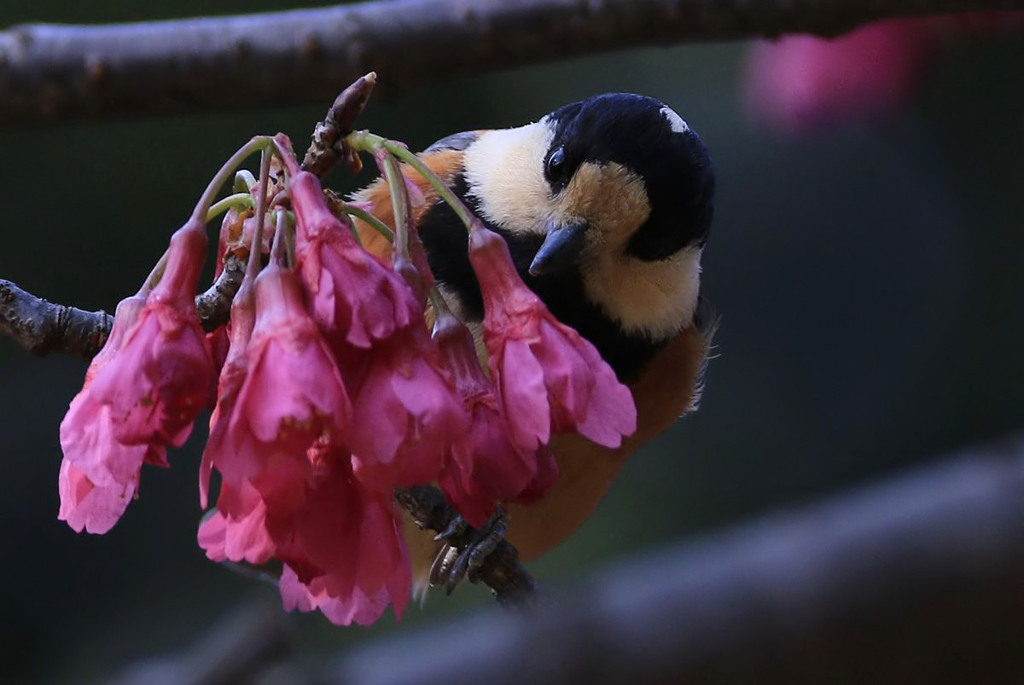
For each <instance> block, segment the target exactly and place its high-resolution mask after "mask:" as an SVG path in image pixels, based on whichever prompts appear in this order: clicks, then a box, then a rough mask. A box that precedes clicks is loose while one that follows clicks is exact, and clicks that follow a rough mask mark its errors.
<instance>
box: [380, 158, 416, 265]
mask: <svg viewBox="0 0 1024 685" xmlns="http://www.w3.org/2000/svg"><path fill="white" fill-rule="evenodd" d="M381 171H382V172H383V173H384V178H385V179H387V182H388V190H389V191H390V192H389V194H390V195H391V207H392V209H393V210H394V213H395V239H394V241H393V242H394V244H395V254H397V255H398V256H399V257H403V258H405V259H409V230H410V229H409V223H410V220H411V211H410V205H409V189H408V188H407V187H406V186H405V176H403V175H402V170H401V169H399V168H398V162H397V161H396V160H395V157H394V155H391V154H385V155H384V159H383V160H382V161H381Z"/></svg>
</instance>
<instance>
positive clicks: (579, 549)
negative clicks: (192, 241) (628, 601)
mask: <svg viewBox="0 0 1024 685" xmlns="http://www.w3.org/2000/svg"><path fill="white" fill-rule="evenodd" d="M98 5H99V3H73V4H69V3H65V2H58V1H56V0H33V1H32V2H26V1H23V0H5V2H4V3H3V5H2V7H0V26H7V25H10V24H14V23H19V22H24V21H69V22H75V21H121V20H137V19H151V18H162V17H170V16H186V15H189V14H193V13H196V14H197V13H201V12H204V11H206V10H207V9H208V6H209V3H207V2H204V3H200V2H195V1H192V2H182V1H179V2H176V3H159V2H149V3H139V2H107V3H103V6H102V7H98ZM172 6H173V10H172V9H171V7H172ZM276 8H278V4H277V3H272V2H253V1H251V0H250V1H249V2H245V3H242V2H222V3H218V9H219V10H220V11H223V12H229V11H237V12H242V11H259V10H270V9H276ZM743 54H744V46H743V45H741V44H726V45H701V46H685V47H678V48H671V49H648V50H637V51H630V52H622V53H615V54H610V55H605V56H599V57H593V58H588V59H579V60H573V61H569V62H564V63H560V64H557V65H550V66H544V67H535V68H527V69H517V70H510V71H506V72H502V73H499V74H494V75H491V76H487V77H475V78H463V79H458V80H447V81H446V80H443V79H439V80H438V82H437V83H434V84H430V85H428V86H426V87H424V88H422V89H420V90H415V91H409V92H406V93H404V94H403V95H401V96H400V97H398V98H395V99H392V100H389V101H380V100H378V101H375V102H373V103H372V105H371V106H370V109H369V111H368V112H367V114H366V118H365V119H364V121H363V124H364V125H366V126H368V127H370V128H372V129H373V130H375V131H377V132H378V133H381V134H384V135H387V136H390V137H394V138H398V139H401V140H404V141H406V142H408V143H409V144H410V145H411V146H412V147H414V148H420V147H423V146H425V145H426V144H429V143H430V142H431V141H433V140H435V139H437V138H440V137H441V136H443V135H445V134H448V133H451V132H454V131H459V130H464V129H468V128H483V127H500V126H507V125H516V124H521V123H525V122H526V121H530V120H535V119H536V118H538V117H539V116H541V115H542V114H543V113H545V112H547V111H549V110H551V109H554V108H555V107H557V106H559V105H561V104H564V103H566V102H569V101H572V100H575V99H579V98H582V97H585V96H588V95H591V94H594V93H598V92H602V91H610V90H627V91H635V92H642V93H645V94H649V95H652V96H655V97H658V98H661V99H663V100H664V101H666V102H668V103H669V104H671V105H672V106H673V107H674V108H676V109H677V110H678V111H679V112H680V113H681V114H682V115H683V116H684V118H686V119H687V120H688V121H689V123H690V124H691V125H692V126H693V127H694V128H695V129H696V130H698V131H699V132H700V133H701V134H702V136H703V137H704V140H705V142H706V144H707V146H708V147H709V148H710V150H711V152H712V156H713V159H714V162H715V165H716V167H717V171H718V175H719V194H718V205H717V218H716V222H715V226H714V232H713V236H712V239H711V243H710V246H709V249H708V251H707V253H706V256H705V261H704V267H705V281H704V282H705V292H706V294H707V296H708V297H709V299H710V300H711V302H712V303H713V305H714V307H715V309H716V310H717V312H718V313H719V314H720V315H721V328H720V331H719V335H718V338H717V341H716V342H717V349H716V354H717V358H716V359H715V360H714V361H713V362H712V364H711V367H710V371H709V376H708V386H707V392H706V394H705V398H704V403H703V406H702V408H701V411H700V412H699V413H697V414H695V415H693V416H691V417H689V418H687V419H685V420H684V421H681V422H680V423H679V424H678V425H677V426H675V427H674V428H673V429H672V430H671V431H669V432H668V433H667V434H665V435H664V436H662V437H661V438H659V439H658V440H657V441H655V443H654V444H652V445H650V446H649V447H648V448H646V449H645V450H644V451H643V452H642V453H641V454H640V455H639V456H638V457H637V458H635V459H634V460H633V461H632V462H631V463H630V464H629V465H628V466H627V468H626V469H625V473H624V475H623V477H622V478H621V479H620V482H619V483H618V484H617V485H616V487H615V489H614V491H613V493H612V494H611V496H610V497H609V498H608V499H607V501H606V503H605V504H604V506H603V507H602V508H601V510H600V511H599V513H598V514H597V515H596V516H595V517H594V518H593V519H592V520H591V521H590V523H589V524H588V525H587V526H586V527H585V528H584V529H583V530H582V531H580V533H579V534H577V535H576V536H575V537H574V538H573V539H572V540H571V541H569V542H568V543H566V544H565V545H564V546H563V547H561V548H560V549H559V550H557V551H556V552H554V553H552V554H551V555H549V556H548V557H546V558H545V559H544V560H542V561H541V562H539V563H536V564H534V565H533V566H532V570H534V571H535V572H536V574H537V575H538V576H539V578H540V580H541V581H542V583H544V584H545V585H548V586H557V585H558V584H562V583H571V582H572V579H573V578H574V577H576V576H577V575H578V574H581V573H586V572H587V569H588V568H591V567H593V566H594V565H596V564H600V563H605V562H606V561H607V560H610V559H613V558H616V557H623V556H625V555H628V554H631V553H633V552H635V551H638V550H640V549H641V548H645V547H649V546H655V545H658V544H661V543H663V542H664V541H667V540H670V539H685V538H687V537H691V536H694V535H697V534H701V533H705V532H708V531H711V530H713V529H714V528H716V527H721V526H724V525H728V524H730V523H732V522H736V521H739V520H742V519H744V518H747V517H750V516H755V515H757V514H758V513H759V512H762V511H765V510H767V509H771V508H775V507H782V506H791V505H794V504H799V503H803V502H806V501H809V500H811V499H813V498H814V497H816V496H819V495H821V494H823V493H827V492H829V491H832V490H837V489H841V488H845V487H849V486H851V485H853V484H856V483H859V482H864V481H867V480H870V479H874V478H878V477H881V476H884V475H885V474H888V473H892V472H895V471H898V470H902V469H906V468H908V467H910V466H912V465H914V464H917V463H922V462H926V461H928V460H929V459H931V458H934V457H936V456H939V455H941V454H943V453H944V452H947V451H950V450H953V449H956V448H957V447H960V446H964V445H968V444H970V443H973V442H976V441H981V440H985V439H988V438H994V437H997V436H1000V435H1004V434H1006V433H1008V432H1011V431H1013V430H1014V429H1020V428H1021V427H1022V425H1024V421H1022V413H1024V355H1022V354H1021V350H1022V349H1024V317H1022V316H1021V314H1022V307H1021V304H1020V303H1021V301H1022V300H1024V268H1022V258H1021V254H1022V246H1024V240H1022V236H1024V165H1022V163H1021V160H1022V158H1024V97H1022V94H1024V45H1022V43H1021V41H1020V40H1019V39H1017V40H1014V39H1002V40H999V41H996V40H993V41H990V42H985V43H976V44H971V45H965V46H960V47H958V48H956V49H955V50H953V52H952V54H950V55H949V56H948V57H947V58H946V59H945V60H944V61H942V62H941V63H940V64H939V65H938V66H937V68H936V70H935V71H934V73H933V74H932V77H931V79H930V81H929V82H928V83H926V84H925V87H924V89H923V92H922V94H921V97H920V98H919V99H918V101H917V103H916V104H915V105H914V106H913V107H912V108H910V109H909V110H907V111H905V112H903V113H901V114H900V115H899V116H897V117H895V118H894V119H893V120H891V121H889V122H887V123H886V124H885V125H869V124H854V125H849V126H845V127H842V128H839V129H835V130H831V131H829V132H827V133H821V134H817V135H814V136H811V137H808V138H805V139H802V140H795V141H783V140H776V139H772V138H771V137H768V136H766V135H764V134H762V133H759V132H758V131H757V130H756V129H754V128H753V127H751V126H750V125H749V124H748V121H747V119H746V117H745V115H744V112H743V110H742V108H741V105H740V100H739V92H740V90H739V76H740V68H741V65H742V58H743ZM380 78H381V79H382V80H384V81H386V80H387V78H388V74H386V73H381V74H380ZM338 85H339V88H340V87H341V86H343V85H344V84H338ZM327 104H328V103H321V104H318V105H313V106H301V107H280V108H276V109H264V110H256V111H237V112H226V113H217V114H205V115H200V116H190V117H166V118H147V119H142V120H122V121H107V122H99V123H73V124H65V125H60V126H45V127H43V126H24V127H19V128H7V129H4V130H0V150H2V151H3V155H4V165H3V171H2V172H0V188H2V190H3V194H2V197H3V207H4V211H3V213H2V217H0V227H2V229H0V230H2V233H0V235H2V237H3V241H4V243H3V248H2V249H0V277H3V278H8V279H11V280H14V281H15V282H17V283H19V284H21V285H23V286H24V287H26V288H28V289H30V290H31V291H33V292H35V293H37V294H39V295H41V296H44V297H47V298H49V299H52V300H55V301H59V302H63V303H73V304H76V305H78V306H80V307H85V308H106V309H108V310H112V309H113V307H114V305H115V304H116V302H117V301H118V300H119V299H120V298H121V297H123V296H125V295H126V294H128V293H130V292H133V291H134V290H135V289H137V287H138V285H139V284H140V282H141V280H142V279H143V277H144V276H145V274H146V273H147V272H148V270H149V268H150V266H151V265H152V262H153V261H154V260H155V259H156V258H157V257H158V256H159V254H160V253H161V252H162V251H163V248H164V246H165V244H166V240H167V237H168V236H169V235H170V233H171V232H172V230H173V229H174V228H176V227H177V226H178V225H179V224H180V223H181V222H183V221H184V220H185V218H186V217H187V216H188V213H189V211H190V210H191V208H192V205H193V204H194V202H195V201H196V199H197V198H198V195H199V193H200V192H201V190H202V188H203V187H204V185H205V184H206V181H207V180H208V179H209V177H210V175H211V174H212V173H213V172H214V170H215V169H216V168H217V167H218V166H219V165H220V163H221V162H222V161H223V160H224V159H225V158H226V157H227V156H228V155H229V154H230V153H231V152H232V151H233V150H234V149H235V148H237V147H238V145H240V144H241V143H242V142H244V141H245V140H246V139H248V137H249V136H251V135H252V134H255V133H273V132H276V131H278V130H283V131H285V132H286V133H289V134H290V135H292V136H293V137H294V139H295V140H296V141H297V146H298V147H302V146H304V142H301V141H305V140H306V139H307V136H308V134H309V132H310V131H311V128H312V125H313V124H314V123H315V122H316V121H317V120H318V119H319V117H320V116H321V114H322V112H323V109H324V107H325V106H326V105H327ZM332 181H333V182H334V183H335V185H337V186H338V187H340V188H343V189H345V188H351V187H352V185H351V182H350V181H347V180H346V179H344V178H342V177H341V174H340V173H339V174H335V176H334V177H333V178H332ZM84 369H85V365H84V363H82V362H80V361H77V360H73V359H66V358H56V357H55V358H49V359H37V358H35V357H32V356H31V355H29V354H27V353H25V352H23V351H22V350H21V349H20V348H18V347H17V346H16V345H15V344H13V343H11V342H9V341H0V416H2V417H3V418H2V421H0V454H2V459H3V461H2V463H3V464H4V466H5V470H4V472H3V476H2V477H0V512H2V513H0V521H2V524H0V549H2V552H0V554H2V564H0V679H5V678H6V679H9V680H11V682H24V681H25V680H46V681H50V682H61V681H63V682H88V681H95V680H102V679H104V678H105V677H109V676H110V675H111V674H115V673H117V672H119V671H121V670H122V669H123V668H124V667H125V666H127V665H130V664H132V663H134V662H137V661H138V660H140V659H142V658H144V657H147V656H152V655H156V654H161V653H165V652H169V651H173V650H177V649H182V648H185V647H187V646H188V645H189V644H190V643H191V642H192V641H193V640H194V639H195V638H196V637H198V636H200V635H201V634H202V633H203V632H204V631H205V630H207V629H208V627H209V625H210V624H211V623H212V622H213V621H215V620H216V618H217V617H218V616H219V615H221V614H222V613H223V612H224V611H225V610H227V609H228V608H229V607H232V606H234V605H236V604H238V603H240V602H243V601H251V600H253V599H255V600H257V601H266V602H271V603H273V602H276V601H277V599H276V591H275V590H274V589H273V588H271V587H269V586H266V585H263V584H259V583H257V582H254V581H252V580H249V579H246V578H243V577H241V576H239V575H236V574H234V573H231V572H229V571H227V570H225V569H223V568H221V567H218V566H217V565H215V564H212V563H210V562H208V561H206V560H205V559H204V557H203V555H202V553H201V552H200V550H199V549H198V548H197V547H196V544H195V539H194V532H195V527H196V524H197V521H198V518H199V516H200V510H199V506H198V501H197V496H196V487H195V485H196V465H197V461H198V452H197V447H198V446H199V445H200V444H201V439H202V437H203V435H202V434H203V433H204V431H203V430H202V429H201V428H197V431H196V433H197V435H196V436H194V438H193V439H192V440H191V442H190V443H189V445H188V446H187V448H186V449H183V450H181V451H180V452H178V453H176V454H172V455H171V461H172V463H173V468H171V469H170V470H169V471H160V472H158V471H156V470H147V472H146V473H145V474H144V477H143V482H142V489H141V498H140V500H139V501H138V502H136V503H134V504H132V506H131V507H130V508H129V510H128V513H127V514H126V516H125V518H124V519H123V520H122V522H121V523H120V524H119V525H118V526H117V527H116V528H115V529H114V530H113V531H112V532H111V533H110V534H108V535H106V536H104V537H94V536H87V535H76V534H75V533H73V532H72V531H71V530H70V529H69V528H68V527H67V526H66V525H65V524H63V523H60V522H58V521H57V520H56V512H57V488H56V481H57V468H58V464H59V461H60V449H59V445H58V442H57V426H58V425H59V422H60V419H61V417H62V415H63V412H64V411H65V409H66V407H67V403H68V401H69V400H70V399H71V397H72V396H73V395H74V393H75V392H76V390H77V389H78V387H80V385H81V380H82V373H83V371H84ZM200 423H201V424H202V423H204V420H201V421H200ZM489 601H490V600H489V599H488V598H487V596H486V593H485V592H483V591H482V590H480V589H479V588H468V587H467V588H462V589H460V590H459V591H458V592H457V593H456V597H455V598H454V599H452V600H449V599H445V598H444V597H443V596H432V597H431V598H430V600H429V601H428V604H427V609H426V611H425V612H421V611H420V610H419V609H418V608H416V607H411V608H410V610H409V612H408V617H407V618H406V619H405V620H403V622H402V624H400V625H399V626H398V628H397V629H398V630H405V629H407V628H408V626H410V625H415V624H419V623H421V622H422V621H428V620H436V619H437V618H438V617H439V616H441V615H443V614H445V613H446V612H450V611H453V610H458V611H465V610H471V607H470V605H477V604H479V603H481V602H484V603H486V602H489ZM284 620H292V621H294V622H295V623H296V624H297V626H298V628H299V630H300V631H301V633H300V634H301V635H302V636H303V638H304V639H303V640H302V643H301V644H302V649H308V650H310V651H311V652H322V651H328V650H332V649H340V648H341V645H342V643H344V642H347V641H351V640H356V639H360V640H361V639H373V638H375V637H378V636H379V635H380V634H382V633H383V632H384V631H388V630H394V627H393V621H392V620H391V619H390V618H387V619H385V620H384V621H382V622H381V624H380V625H379V626H377V627H374V628H372V629H362V628H349V629H342V628H334V627H331V626H330V625H329V624H328V623H327V622H326V621H325V620H323V619H322V618H320V617H319V616H303V617H292V618H290V619H284ZM396 658H400V655H396Z"/></svg>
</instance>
